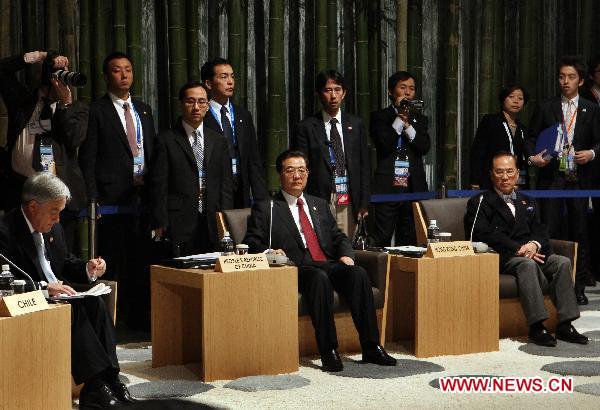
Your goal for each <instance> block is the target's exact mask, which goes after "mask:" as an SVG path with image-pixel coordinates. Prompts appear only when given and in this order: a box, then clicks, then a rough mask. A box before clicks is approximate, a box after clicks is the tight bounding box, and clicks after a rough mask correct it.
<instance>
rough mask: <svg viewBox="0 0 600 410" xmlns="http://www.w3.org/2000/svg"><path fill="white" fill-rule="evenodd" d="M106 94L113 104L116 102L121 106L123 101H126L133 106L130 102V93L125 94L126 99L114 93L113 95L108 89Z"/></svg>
mask: <svg viewBox="0 0 600 410" xmlns="http://www.w3.org/2000/svg"><path fill="white" fill-rule="evenodd" d="M108 96H109V97H110V100H111V101H112V102H113V104H118V105H119V107H123V104H124V103H128V104H129V106H130V107H133V103H132V102H131V93H128V94H127V98H126V99H124V100H123V99H121V98H119V97H117V96H116V95H114V94H113V93H111V92H110V91H109V92H108Z"/></svg>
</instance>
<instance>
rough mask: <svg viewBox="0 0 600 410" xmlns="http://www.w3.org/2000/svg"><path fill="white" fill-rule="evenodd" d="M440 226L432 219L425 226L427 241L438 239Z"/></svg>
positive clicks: (436, 240)
mask: <svg viewBox="0 0 600 410" xmlns="http://www.w3.org/2000/svg"><path fill="white" fill-rule="evenodd" d="M439 234H440V228H439V227H438V226H437V220H435V219H432V220H431V221H430V222H429V227H428V228H427V243H432V242H439V241H440V235H439Z"/></svg>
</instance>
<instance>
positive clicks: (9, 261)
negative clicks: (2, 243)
mask: <svg viewBox="0 0 600 410" xmlns="http://www.w3.org/2000/svg"><path fill="white" fill-rule="evenodd" d="M0 257H2V259H4V260H5V261H6V262H8V263H9V264H10V265H11V266H12V267H13V268H15V269H17V270H18V271H19V272H21V273H22V274H23V275H24V276H25V277H26V278H27V279H29V281H30V282H31V283H32V284H33V289H34V290H38V287H37V285H36V283H35V281H34V280H33V279H31V276H29V275H28V274H27V272H25V271H24V270H23V269H21V268H19V267H18V266H17V265H15V264H14V263H13V261H11V260H10V259H8V258H7V257H6V256H4V255H3V254H1V253H0Z"/></svg>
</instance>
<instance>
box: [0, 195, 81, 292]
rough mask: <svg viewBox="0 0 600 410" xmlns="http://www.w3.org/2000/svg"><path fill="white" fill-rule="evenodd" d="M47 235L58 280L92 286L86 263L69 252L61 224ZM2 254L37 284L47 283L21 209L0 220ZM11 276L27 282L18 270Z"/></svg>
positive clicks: (53, 267) (48, 252)
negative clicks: (40, 282)
mask: <svg viewBox="0 0 600 410" xmlns="http://www.w3.org/2000/svg"><path fill="white" fill-rule="evenodd" d="M43 236H44V245H45V247H46V252H47V256H48V260H49V261H50V266H51V267H52V272H54V275H55V276H56V278H57V279H58V280H63V281H66V282H70V283H89V280H88V278H87V273H86V271H85V265H86V263H85V262H84V261H82V260H81V259H78V258H76V257H74V256H73V255H71V254H69V252H68V251H67V247H66V242H65V239H64V232H63V229H62V227H61V225H60V224H55V225H54V226H53V227H52V229H51V230H50V232H48V233H45V234H43ZM0 252H1V253H3V254H4V255H5V256H6V257H8V258H9V259H11V260H12V262H14V263H15V264H16V265H17V266H18V267H20V268H21V269H23V270H24V271H25V272H26V273H28V274H29V275H30V276H31V277H32V278H33V280H34V281H36V282H39V281H42V280H43V281H47V279H46V276H45V275H44V272H43V271H42V268H41V266H40V264H39V261H38V257H37V251H36V249H35V244H34V242H33V235H32V234H31V233H30V232H29V227H28V226H27V222H26V221H25V217H24V216H23V213H22V212H21V208H20V207H19V208H15V209H13V210H12V211H10V212H8V213H7V214H6V215H4V216H3V217H2V219H0ZM3 263H4V262H3ZM11 273H12V274H13V275H14V276H15V277H18V278H22V279H26V278H24V277H22V275H21V273H20V272H19V271H17V270H16V269H11ZM27 287H28V289H31V284H30V283H27Z"/></svg>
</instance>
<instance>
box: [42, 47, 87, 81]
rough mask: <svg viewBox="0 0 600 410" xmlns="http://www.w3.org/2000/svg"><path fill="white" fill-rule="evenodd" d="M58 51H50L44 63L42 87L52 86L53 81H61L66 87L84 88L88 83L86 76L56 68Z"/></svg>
mask: <svg viewBox="0 0 600 410" xmlns="http://www.w3.org/2000/svg"><path fill="white" fill-rule="evenodd" d="M58 55H59V54H58V53H57V52H56V51H51V50H49V51H48V54H47V55H46V58H45V59H44V62H43V63H42V85H47V86H51V85H52V83H51V82H50V80H51V79H53V78H54V79H56V80H59V81H61V82H62V83H63V84H65V85H70V86H72V87H83V86H85V84H86V83H87V77H86V76H85V74H82V73H78V72H76V71H67V70H62V69H56V68H54V59H55V58H56V57H58Z"/></svg>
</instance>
